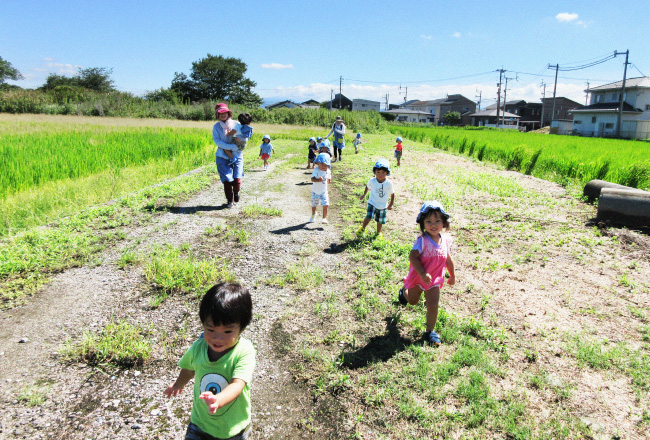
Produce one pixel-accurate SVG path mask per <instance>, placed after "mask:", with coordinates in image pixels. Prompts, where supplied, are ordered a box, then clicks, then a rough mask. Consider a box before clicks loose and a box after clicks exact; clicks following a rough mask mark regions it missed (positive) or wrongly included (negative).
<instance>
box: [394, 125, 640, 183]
mask: <svg viewBox="0 0 650 440" xmlns="http://www.w3.org/2000/svg"><path fill="white" fill-rule="evenodd" d="M388 129H389V130H390V131H391V132H392V133H394V134H397V133H399V134H401V135H402V136H405V137H407V138H408V139H409V140H415V141H418V142H429V143H430V145H432V146H433V147H434V148H440V149H443V150H448V151H454V152H458V153H460V154H467V155H470V156H473V157H476V158H477V159H478V160H480V161H488V162H495V163H500V164H502V165H503V166H505V167H506V168H508V169H513V170H517V171H521V172H523V173H526V174H530V175H533V176H536V177H540V178H543V179H548V180H553V181H557V182H559V183H562V182H563V179H575V180H577V181H579V182H581V183H582V184H584V183H586V182H588V181H589V180H592V179H604V180H608V181H611V182H615V183H620V184H622V185H627V186H632V187H635V188H641V189H647V188H649V187H650V160H648V156H649V153H650V146H648V144H647V143H645V142H641V141H631V140H619V139H603V138H580V137H575V136H555V135H546V134H537V133H520V132H518V131H514V130H492V129H483V128H479V129H476V128H469V127H467V128H452V127H442V128H441V127H407V126H401V125H400V126H396V125H389V126H388ZM472 143H474V145H475V147H474V148H467V146H468V145H471V144H472ZM479 145H480V146H479ZM477 146H478V147H477Z"/></svg>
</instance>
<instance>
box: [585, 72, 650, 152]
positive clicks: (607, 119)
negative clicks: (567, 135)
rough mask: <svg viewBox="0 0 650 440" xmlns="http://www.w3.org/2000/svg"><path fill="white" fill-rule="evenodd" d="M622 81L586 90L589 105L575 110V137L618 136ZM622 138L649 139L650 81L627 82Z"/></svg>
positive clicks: (631, 79) (647, 78) (624, 97)
mask: <svg viewBox="0 0 650 440" xmlns="http://www.w3.org/2000/svg"><path fill="white" fill-rule="evenodd" d="M622 86H623V81H616V82H613V83H610V84H605V85H603V86H598V87H593V88H591V89H587V90H585V92H587V93H589V94H590V98H591V99H590V100H589V105H587V106H585V107H582V108H579V109H576V110H573V112H572V113H573V133H575V134H579V135H582V136H599V137H606V136H616V135H617V124H618V117H619V113H621V112H620V110H621V107H620V100H621V90H622ZM620 137H623V138H627V139H650V77H648V76H645V77H638V78H630V79H628V80H626V81H625V93H624V94H623V108H622V115H621V130H620Z"/></svg>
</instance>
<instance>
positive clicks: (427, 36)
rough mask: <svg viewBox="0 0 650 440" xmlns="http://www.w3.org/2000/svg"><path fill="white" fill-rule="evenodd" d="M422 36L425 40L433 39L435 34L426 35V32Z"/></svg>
mask: <svg viewBox="0 0 650 440" xmlns="http://www.w3.org/2000/svg"><path fill="white" fill-rule="evenodd" d="M420 38H422V39H423V40H433V35H424V34H422V35H420Z"/></svg>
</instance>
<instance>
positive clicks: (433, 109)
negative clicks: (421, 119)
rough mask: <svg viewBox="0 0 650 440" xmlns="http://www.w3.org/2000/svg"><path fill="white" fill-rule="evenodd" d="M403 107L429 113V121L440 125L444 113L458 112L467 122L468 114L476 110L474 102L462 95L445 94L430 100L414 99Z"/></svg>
mask: <svg viewBox="0 0 650 440" xmlns="http://www.w3.org/2000/svg"><path fill="white" fill-rule="evenodd" d="M404 108H407V109H410V110H418V111H421V112H425V113H428V114H429V118H428V119H429V121H430V122H432V123H434V124H435V125H442V124H443V123H444V122H443V118H444V116H445V114H446V113H449V112H458V113H460V115H461V118H462V119H463V120H466V121H468V122H469V119H468V117H469V115H470V114H472V113H474V112H475V111H476V103H475V102H474V101H471V100H469V99H467V98H465V97H464V96H463V95H458V94H456V95H447V97H446V98H441V99H434V100H431V101H416V102H411V103H410V104H408V105H404Z"/></svg>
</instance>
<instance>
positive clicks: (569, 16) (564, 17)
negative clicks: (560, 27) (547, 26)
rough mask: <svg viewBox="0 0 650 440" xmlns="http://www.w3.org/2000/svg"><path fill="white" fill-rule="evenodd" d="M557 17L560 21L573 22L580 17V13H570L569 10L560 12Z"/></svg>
mask: <svg viewBox="0 0 650 440" xmlns="http://www.w3.org/2000/svg"><path fill="white" fill-rule="evenodd" d="M555 19H556V20H557V21H559V22H567V23H568V22H571V21H574V20H577V19H578V14H574V13H569V12H560V13H559V14H557V15H556V16H555Z"/></svg>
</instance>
